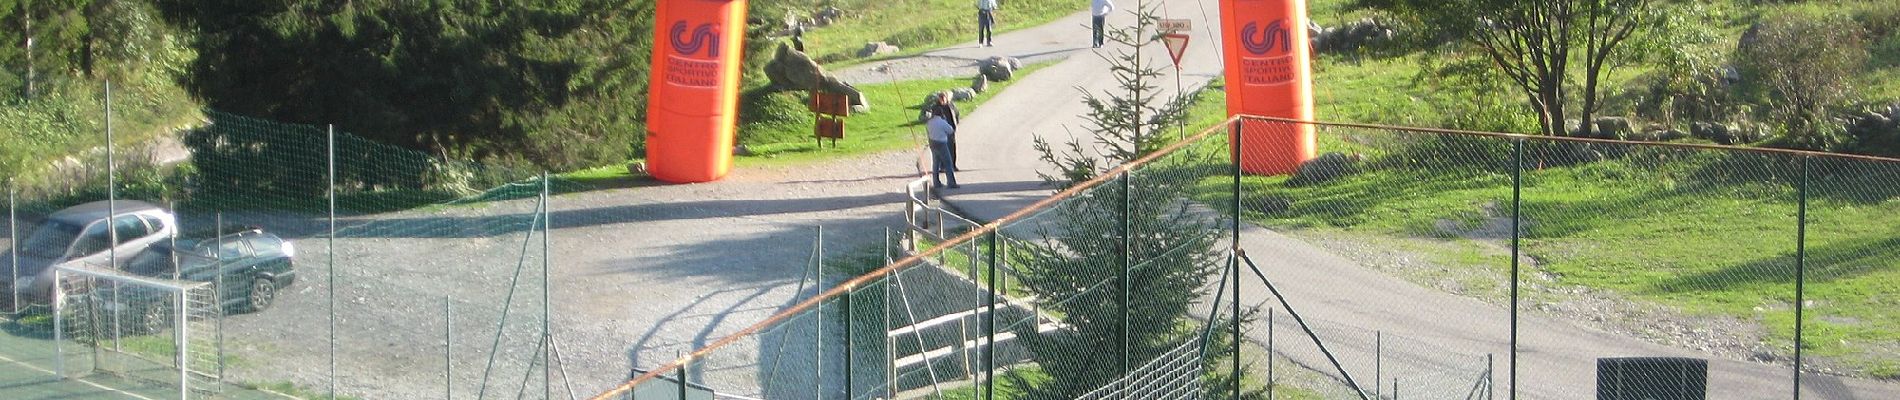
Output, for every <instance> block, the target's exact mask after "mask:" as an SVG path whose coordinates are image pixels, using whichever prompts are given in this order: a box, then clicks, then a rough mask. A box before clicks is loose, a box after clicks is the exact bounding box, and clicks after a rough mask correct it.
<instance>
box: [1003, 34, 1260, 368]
mask: <svg viewBox="0 0 1900 400" xmlns="http://www.w3.org/2000/svg"><path fill="white" fill-rule="evenodd" d="M1136 14H1137V16H1138V19H1137V21H1138V22H1137V23H1136V24H1135V25H1133V26H1127V27H1121V28H1117V29H1114V30H1112V31H1110V32H1108V34H1107V36H1108V38H1109V39H1110V40H1111V41H1112V42H1114V43H1118V44H1120V45H1121V46H1120V47H1119V48H1121V49H1126V50H1116V51H1113V53H1112V54H1111V55H1104V56H1103V57H1104V58H1106V59H1107V60H1108V61H1109V62H1110V64H1111V65H1112V66H1111V68H1112V70H1113V71H1114V76H1115V79H1116V82H1117V84H1118V85H1117V87H1116V88H1115V89H1113V90H1110V91H1106V92H1104V93H1085V99H1084V101H1085V102H1086V103H1087V104H1088V106H1089V112H1088V114H1087V116H1086V119H1087V120H1088V123H1089V125H1090V126H1089V127H1088V128H1089V132H1090V133H1091V134H1092V135H1091V136H1092V143H1091V142H1085V141H1084V140H1083V139H1074V140H1071V141H1069V142H1067V143H1065V144H1064V145H1063V147H1062V149H1061V150H1057V148H1056V147H1055V146H1052V145H1050V143H1049V142H1047V141H1045V140H1043V139H1042V138H1040V137H1038V138H1037V140H1036V149H1037V150H1038V151H1039V152H1041V153H1042V155H1041V158H1042V160H1044V161H1045V162H1047V163H1049V164H1050V165H1051V166H1052V167H1054V168H1055V169H1056V170H1057V171H1060V172H1058V173H1056V174H1045V175H1044V176H1043V178H1044V180H1045V181H1047V183H1049V184H1051V185H1053V186H1057V187H1061V188H1068V187H1072V186H1074V185H1077V184H1080V183H1082V182H1085V181H1088V180H1090V179H1094V178H1096V177H1098V176H1101V175H1103V174H1105V173H1109V172H1111V171H1112V170H1113V167H1115V166H1118V165H1121V164H1124V163H1128V162H1131V161H1134V160H1136V159H1139V158H1141V157H1142V156H1145V155H1147V154H1150V153H1153V152H1155V151H1156V150H1158V149H1160V148H1161V147H1162V146H1163V145H1164V144H1166V143H1168V142H1169V141H1171V140H1174V139H1177V138H1175V137H1172V135H1168V134H1166V133H1167V132H1169V131H1170V130H1169V129H1167V128H1171V127H1174V126H1176V125H1177V124H1179V122H1180V121H1182V120H1183V118H1184V117H1185V114H1186V107H1185V106H1186V105H1187V104H1189V102H1188V98H1189V97H1187V96H1182V95H1179V94H1176V95H1173V96H1172V97H1171V98H1169V99H1166V100H1163V99H1162V98H1161V96H1162V95H1163V93H1162V92H1161V91H1159V90H1157V88H1156V86H1155V84H1154V82H1155V81H1156V80H1157V79H1159V78H1160V77H1161V76H1162V74H1163V70H1162V68H1161V66H1160V65H1157V62H1156V59H1158V58H1159V57H1143V56H1144V55H1143V54H1142V52H1141V50H1142V47H1144V46H1148V45H1152V44H1155V43H1158V42H1159V39H1160V37H1159V36H1158V35H1156V34H1155V31H1154V30H1153V28H1152V27H1153V26H1154V25H1155V22H1156V21H1157V19H1158V18H1157V17H1156V15H1155V11H1154V9H1152V8H1138V10H1137V11H1136ZM1148 56H1152V54H1149V55H1148ZM1176 168H1177V167H1169V166H1151V167H1150V168H1144V169H1143V170H1142V171H1141V172H1139V173H1131V174H1129V175H1127V176H1123V177H1120V178H1118V179H1116V180H1112V181H1109V182H1107V183H1104V184H1102V185H1099V186H1095V187H1093V188H1090V189H1089V190H1087V191H1084V192H1083V193H1081V194H1079V195H1077V196H1076V197H1074V198H1071V199H1068V200H1066V201H1064V202H1063V203H1062V204H1061V205H1060V206H1058V207H1057V208H1056V209H1055V210H1054V211H1053V212H1052V213H1051V214H1045V215H1047V216H1046V217H1044V218H1049V219H1050V221H1052V222H1051V223H1048V224H1040V225H1038V226H1039V229H1040V232H1039V235H1040V236H1041V239H1042V240H1040V241H1036V243H1038V244H1037V245H1031V246H1025V247H1027V248H1026V249H1024V252H1025V253H1026V254H1025V255H1023V256H1022V257H1023V258H1021V260H1024V261H1023V264H1024V265H1025V268H1024V269H1025V271H1024V276H1023V278H1022V283H1023V285H1024V286H1025V287H1027V288H1028V289H1029V290H1030V291H1031V292H1034V293H1035V294H1036V295H1037V298H1038V299H1039V300H1038V302H1039V304H1038V305H1039V306H1040V307H1041V309H1043V310H1046V311H1048V312H1050V313H1051V314H1053V315H1056V316H1058V318H1059V319H1060V320H1061V322H1062V325H1063V327H1064V329H1061V330H1057V331H1053V332H1049V333H1033V332H1019V334H1023V335H1025V339H1024V344H1025V346H1026V347H1027V348H1028V349H1029V350H1030V351H1031V352H1033V353H1034V354H1035V357H1036V360H1037V361H1038V363H1039V364H1040V365H1041V367H1042V369H1043V371H1044V372H1046V373H1048V374H1049V375H1050V376H1051V378H1053V379H1049V380H1047V381H1045V382H1041V383H1039V385H1038V386H1036V387H1035V388H1034V392H1036V396H1032V397H1044V396H1049V397H1060V398H1074V397H1075V396H1077V395H1080V394H1083V393H1087V392H1088V391H1091V390H1095V389H1097V388H1100V387H1103V386H1105V385H1109V384H1112V383H1114V381H1115V380H1116V379H1119V378H1120V377H1121V376H1122V375H1123V374H1124V373H1125V372H1126V371H1125V369H1132V368H1135V367H1138V366H1139V365H1141V364H1142V363H1144V362H1147V361H1149V360H1151V359H1153V358H1155V357H1156V356H1158V355H1161V354H1162V353H1164V352H1166V351H1168V350H1170V349H1173V348H1175V347H1176V346H1179V345H1181V344H1182V343H1184V342H1185V341H1188V340H1196V339H1198V335H1199V333H1200V331H1199V330H1198V329H1194V328H1192V327H1193V326H1194V325H1196V323H1194V322H1193V321H1192V320H1190V319H1189V318H1190V315H1189V313H1190V311H1191V310H1192V307H1193V305H1194V304H1196V303H1197V302H1199V301H1201V300H1203V299H1204V298H1206V297H1207V296H1208V295H1210V293H1207V291H1208V290H1207V289H1208V288H1209V287H1210V286H1209V285H1208V278H1209V277H1210V274H1213V273H1215V272H1218V271H1219V268H1221V267H1222V265H1223V264H1222V260H1223V256H1222V254H1221V253H1220V252H1218V251H1216V250H1215V246H1216V245H1218V244H1219V240H1220V238H1221V237H1222V236H1221V230H1220V228H1219V226H1218V224H1217V218H1216V217H1214V216H1212V215H1209V214H1207V213H1206V212H1205V211H1204V210H1199V209H1196V208H1195V207H1194V206H1193V203H1192V202H1190V201H1187V199H1186V198H1185V197H1184V196H1183V195H1184V194H1185V193H1187V189H1188V186H1189V185H1191V184H1192V183H1193V182H1195V181H1196V179H1191V178H1187V177H1189V176H1194V174H1192V173H1186V174H1173V173H1171V172H1189V171H1183V170H1177V169H1176ZM1179 168H1192V167H1190V166H1182V167H1179ZM1124 299H1126V301H1124ZM1124 309H1126V311H1127V313H1126V314H1125V315H1126V317H1125V318H1124V314H1123V310H1124ZM1124 331H1125V332H1126V336H1124V333H1123V332H1124ZM1124 337H1126V338H1127V340H1123V338H1124ZM1123 346H1126V348H1124V347H1123ZM1124 356H1125V357H1124ZM1018 383H1019V384H1018V385H1017V386H1018V387H1023V386H1030V385H1026V382H1018Z"/></svg>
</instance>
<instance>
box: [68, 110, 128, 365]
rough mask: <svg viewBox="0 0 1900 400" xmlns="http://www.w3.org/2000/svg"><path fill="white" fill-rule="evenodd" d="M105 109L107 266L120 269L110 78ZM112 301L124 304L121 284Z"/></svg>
mask: <svg viewBox="0 0 1900 400" xmlns="http://www.w3.org/2000/svg"><path fill="white" fill-rule="evenodd" d="M105 109H106V235H107V236H108V237H110V238H111V240H112V246H111V247H107V248H106V266H107V267H109V268H111V269H115V270H116V269H119V243H120V242H119V228H118V227H116V226H112V224H113V223H114V222H117V221H116V220H117V219H119V182H118V176H119V174H118V173H117V171H118V163H117V162H116V161H115V160H113V159H112V80H110V79H108V80H106V107H105ZM53 285H54V286H58V285H59V281H53ZM112 302H113V303H115V304H124V303H120V302H119V285H117V284H114V285H112ZM124 308H125V307H115V308H113V309H112V350H114V351H120V352H123V351H125V347H124V345H125V344H124V341H123V340H120V339H121V338H120V336H121V335H122V334H123V333H124V331H125V328H124V327H123V325H120V321H119V315H120V314H122V313H121V312H120V311H119V310H122V309H124Z"/></svg>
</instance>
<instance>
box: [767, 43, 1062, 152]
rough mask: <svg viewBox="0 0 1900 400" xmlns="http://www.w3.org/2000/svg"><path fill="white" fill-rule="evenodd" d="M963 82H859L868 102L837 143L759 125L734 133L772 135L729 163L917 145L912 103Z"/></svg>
mask: <svg viewBox="0 0 1900 400" xmlns="http://www.w3.org/2000/svg"><path fill="white" fill-rule="evenodd" d="M1048 65H1049V64H1035V65H1029V66H1025V67H1024V68H1023V70H1022V71H1018V72H1017V77H1018V78H1017V79H1018V80H1020V79H1023V78H1022V77H1025V76H1028V75H1029V74H1033V73H1035V72H1036V71H1037V70H1040V69H1042V68H1043V67H1046V66H1048ZM1014 82H1015V81H1014V80H1012V81H1005V82H993V83H991V84H990V90H988V91H986V92H984V93H980V94H977V96H976V98H975V99H971V100H967V101H963V102H959V103H957V109H958V110H960V111H962V112H964V113H970V112H973V111H975V110H976V109H977V108H978V107H981V106H982V105H983V103H984V102H987V101H989V99H990V98H992V97H994V96H996V94H997V93H1000V92H1002V91H1003V89H1006V88H1008V87H1009V86H1010V84H1012V83H1014ZM969 85H970V78H968V77H962V78H946V79H926V80H915V81H904V82H894V83H881V84H871V85H863V86H860V87H859V88H860V89H861V90H863V91H864V94H865V97H866V99H867V100H868V101H869V102H870V103H871V109H870V111H868V112H864V113H859V114H853V115H851V116H850V117H847V118H846V119H845V137H844V139H840V140H838V141H837V147H832V143H830V140H826V143H825V145H824V147H823V148H819V146H818V143H817V141H816V140H815V139H812V138H811V134H810V133H811V128H812V127H811V125H809V124H785V125H779V126H765V127H762V130H761V131H751V132H744V131H742V132H740V133H739V136H740V137H741V138H748V137H759V138H778V139H777V140H772V141H771V142H768V143H758V142H753V143H749V144H748V147H749V148H750V149H751V151H752V152H753V155H751V156H746V157H737V158H736V159H735V160H734V164H735V165H738V166H782V165H792V164H803V163H809V162H813V161H821V160H831V159H837V158H840V157H847V156H854V155H863V154H871V153H877V152H884V151H891V150H902V149H909V148H914V147H917V146H922V145H923V143H924V140H925V139H924V137H923V135H924V132H923V125H922V124H919V123H917V109H916V108H913V107H915V105H916V104H917V103H918V102H920V101H922V99H923V98H924V95H925V94H928V93H931V92H934V91H938V90H947V89H951V88H958V87H968V86H969ZM742 126H743V125H742ZM741 142H747V140H746V139H741Z"/></svg>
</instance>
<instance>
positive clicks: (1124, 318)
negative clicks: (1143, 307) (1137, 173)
mask: <svg viewBox="0 0 1900 400" xmlns="http://www.w3.org/2000/svg"><path fill="white" fill-rule="evenodd" d="M1137 146H1139V142H1137ZM1121 175H1122V176H1121V181H1122V182H1121V186H1122V232H1121V234H1122V238H1121V239H1122V271H1121V276H1120V279H1119V280H1120V284H1119V285H1117V286H1120V287H1121V322H1122V334H1121V339H1122V343H1121V345H1122V351H1121V379H1119V380H1118V382H1120V383H1117V384H1116V386H1117V387H1118V388H1119V391H1120V393H1121V394H1120V395H1119V396H1117V397H1118V398H1121V399H1127V398H1128V377H1129V374H1130V372H1131V371H1130V370H1129V360H1128V352H1129V351H1130V350H1133V349H1134V338H1131V337H1129V331H1130V322H1131V321H1129V312H1128V310H1129V307H1130V304H1129V300H1130V296H1129V291H1128V286H1129V284H1131V283H1133V279H1132V278H1133V277H1132V276H1129V275H1131V274H1133V273H1134V269H1135V235H1134V222H1133V221H1131V220H1132V219H1133V218H1132V216H1133V215H1134V200H1133V198H1134V192H1133V191H1132V190H1131V187H1132V185H1130V184H1129V174H1128V169H1127V168H1123V169H1122V173H1121Z"/></svg>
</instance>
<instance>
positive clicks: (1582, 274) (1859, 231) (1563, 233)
mask: <svg viewBox="0 0 1900 400" xmlns="http://www.w3.org/2000/svg"><path fill="white" fill-rule="evenodd" d="M1357 140H1358V141H1360V142H1365V143H1368V144H1367V145H1357V146H1358V147H1357V149H1358V150H1364V151H1368V152H1370V153H1371V154H1372V155H1373V157H1374V158H1373V159H1372V160H1371V161H1368V162H1367V163H1366V164H1362V166H1363V167H1364V168H1363V169H1362V171H1361V172H1360V173H1358V174H1357V175H1353V176H1350V177H1348V178H1345V179H1342V180H1339V181H1335V182H1331V183H1327V184H1322V185H1313V186H1305V187H1288V186H1286V185H1284V182H1285V180H1286V178H1285V177H1247V178H1245V179H1244V180H1243V186H1244V189H1243V190H1244V191H1245V193H1246V195H1245V196H1244V200H1243V201H1244V202H1245V203H1246V204H1248V205H1249V207H1251V208H1250V209H1248V210H1246V213H1245V216H1246V217H1247V218H1248V219H1249V220H1251V221H1253V222H1256V223H1261V224H1263V225H1267V226H1271V227H1276V228H1280V229H1290V230H1301V229H1307V230H1311V231H1314V232H1320V233H1326V232H1333V233H1336V234H1341V235H1347V236H1352V237H1358V238H1360V239H1361V241H1363V242H1366V243H1367V244H1368V245H1372V244H1373V243H1379V245H1378V246H1384V247H1394V248H1398V249H1399V250H1400V251H1405V252H1414V253H1423V254H1428V255H1430V257H1431V258H1432V261H1435V262H1437V263H1440V264H1441V265H1448V266H1452V267H1455V268H1467V269H1473V268H1475V269H1479V270H1485V269H1492V270H1495V269H1497V268H1502V267H1503V266H1506V265H1508V262H1509V261H1508V257H1507V256H1504V254H1502V253H1500V252H1498V251H1496V249H1497V247H1492V248H1490V250H1486V248H1485V247H1484V246H1475V245H1474V243H1475V242H1487V241H1488V242H1490V243H1492V244H1493V245H1494V246H1495V245H1497V244H1499V243H1508V242H1504V241H1503V240H1504V239H1508V232H1509V231H1508V228H1505V230H1504V231H1503V235H1506V236H1503V237H1502V238H1500V237H1497V235H1496V234H1495V232H1494V234H1493V235H1492V236H1490V237H1483V236H1482V235H1480V234H1478V233H1474V232H1477V229H1476V228H1479V227H1480V226H1483V225H1484V224H1486V223H1487V222H1490V223H1497V222H1498V221H1500V219H1503V218H1509V215H1510V214H1509V212H1510V209H1509V206H1510V199H1511V197H1510V196H1511V177H1510V174H1509V169H1508V168H1503V167H1499V166H1496V165H1492V166H1489V167H1485V166H1484V165H1485V164H1484V163H1482V162H1481V161H1480V160H1484V159H1486V158H1480V155H1482V154H1483V153H1479V151H1482V150H1484V148H1485V147H1487V145H1486V144H1484V143H1477V142H1472V141H1441V142H1430V141H1420V142H1418V143H1425V144H1428V145H1429V144H1437V145H1446V146H1445V147H1432V148H1427V149H1425V150H1427V151H1426V153H1436V154H1438V155H1440V156H1443V157H1446V159H1443V160H1438V161H1437V162H1433V161H1431V160H1424V161H1421V162H1417V163H1399V162H1395V161H1394V160H1395V159H1399V158H1404V157H1413V156H1417V155H1416V154H1414V153H1406V152H1403V150H1400V149H1398V148H1395V147H1391V146H1384V147H1381V146H1374V145H1376V144H1379V143H1391V142H1395V141H1398V140H1401V138H1398V137H1393V136H1389V135H1388V136H1368V137H1362V138H1360V139H1357ZM1405 140H1417V138H1412V139H1405ZM1453 144H1457V145H1461V146H1458V147H1451V145H1453ZM1503 144H1504V143H1503V142H1498V143H1490V144H1489V147H1492V148H1491V149H1489V150H1496V147H1499V145H1503ZM1334 146H1343V147H1350V146H1354V145H1342V144H1335V145H1334ZM1333 148H1337V147H1332V148H1328V146H1322V149H1323V150H1330V149H1333ZM1460 149H1462V150H1460ZM1491 159H1495V158H1491ZM1505 159H1508V158H1505ZM1530 167H1531V168H1532V169H1531V170H1529V171H1526V172H1525V174H1524V175H1525V176H1524V181H1525V186H1524V188H1523V212H1524V216H1525V218H1524V220H1523V224H1524V226H1525V237H1524V252H1525V253H1526V255H1527V256H1528V257H1530V258H1531V259H1532V260H1534V262H1533V263H1532V264H1531V265H1530V267H1529V268H1534V269H1533V270H1532V271H1534V272H1533V273H1536V272H1541V273H1543V274H1546V275H1548V276H1550V277H1551V278H1552V279H1554V280H1555V285H1556V286H1558V287H1567V286H1583V287H1591V288H1598V289H1607V290H1610V291H1612V292H1615V293H1619V294H1622V295H1626V296H1629V297H1631V298H1633V299H1636V300H1640V301H1645V302H1654V303H1659V304H1663V305H1668V306H1672V307H1675V308H1677V309H1680V310H1681V311H1683V312H1686V313H1689V314H1690V315H1705V316H1725V317H1733V318H1736V319H1739V320H1742V321H1748V322H1753V323H1757V324H1759V325H1761V327H1762V328H1764V329H1766V331H1767V332H1768V333H1769V335H1770V337H1769V338H1768V339H1767V340H1768V341H1769V343H1779V344H1783V346H1782V347H1783V348H1782V350H1783V351H1789V352H1791V350H1792V348H1791V347H1787V345H1788V344H1789V343H1791V342H1792V337H1793V332H1792V330H1793V325H1794V324H1793V321H1794V319H1793V318H1794V315H1793V314H1794V310H1793V307H1792V304H1793V301H1794V299H1793V297H1794V275H1793V274H1794V272H1795V271H1794V252H1795V235H1796V233H1797V232H1796V227H1797V210H1798V208H1797V206H1798V204H1797V202H1796V199H1797V197H1796V195H1797V188H1796V186H1795V185H1794V184H1793V183H1792V177H1793V176H1796V175H1793V173H1792V172H1791V170H1792V169H1793V168H1796V167H1798V165H1796V164H1790V163H1771V162H1769V161H1767V160H1764V159H1763V158H1762V157H1758V156H1752V155H1745V154H1739V153H1727V154H1725V153H1717V152H1681V151H1643V150H1637V151H1631V152H1629V153H1628V154H1626V155H1624V156H1623V158H1620V159H1612V160H1608V161H1601V162H1595V163H1588V164H1580V165H1574V166H1546V167H1543V168H1538V167H1537V166H1536V165H1531V166H1530ZM1874 168H1882V167H1880V166H1876V165H1871V164H1869V165H1853V166H1845V167H1843V168H1840V169H1838V170H1836V171H1834V172H1833V173H1832V174H1830V175H1829V176H1828V178H1825V179H1828V180H1833V181H1834V183H1832V184H1829V185H1827V189H1826V190H1819V189H1816V190H1815V191H1814V192H1813V193H1811V194H1812V196H1810V198H1811V201H1810V202H1809V206H1808V207H1809V210H1808V211H1809V218H1810V220H1809V221H1810V222H1809V226H1808V233H1807V235H1808V236H1807V238H1808V242H1807V248H1806V251H1807V254H1808V256H1809V258H1808V259H1807V267H1808V271H1809V274H1810V275H1809V277H1810V280H1809V281H1808V282H1807V289H1808V292H1807V298H1808V299H1809V300H1813V301H1815V303H1814V304H1812V305H1810V307H1809V309H1808V310H1807V311H1808V313H1809V314H1808V315H1809V318H1810V320H1809V321H1808V322H1807V326H1806V329H1807V332H1806V334H1807V337H1806V343H1807V345H1808V349H1809V353H1808V354H1811V355H1817V356H1823V357H1831V358H1834V359H1836V360H1838V361H1840V362H1842V363H1844V364H1845V365H1847V366H1849V367H1850V368H1852V369H1855V370H1858V371H1861V372H1864V373H1868V374H1886V375H1892V370H1893V365H1895V361H1896V360H1895V359H1894V358H1893V356H1892V354H1895V353H1894V348H1893V347H1894V346H1893V345H1892V343H1894V340H1895V339H1896V338H1900V314H1896V313H1892V312H1890V310H1892V308H1893V307H1894V306H1895V304H1893V300H1892V299H1893V298H1896V296H1900V284H1895V283H1894V282H1900V239H1896V238H1900V200H1896V198H1897V197H1900V192H1896V191H1895V189H1894V188H1893V187H1892V186H1891V182H1889V183H1887V184H1886V185H1885V186H1883V185H1881V184H1877V183H1874V182H1880V181H1879V180H1878V178H1875V179H1874V180H1871V181H1867V180H1856V179H1866V178H1871V177H1876V176H1884V175H1878V174H1879V173H1878V172H1870V171H1867V170H1868V169H1874ZM1884 168H1885V169H1886V170H1888V171H1891V170H1892V169H1894V167H1893V166H1885V167H1884ZM1225 185H1226V182H1225V180H1224V179H1212V180H1210V181H1209V182H1207V184H1206V185H1204V186H1203V187H1202V190H1203V191H1204V192H1206V193H1218V192H1220V191H1223V190H1225V187H1226V186H1225ZM1270 203H1280V204H1285V207H1284V209H1264V208H1260V207H1262V205H1264V204H1270ZM1501 221H1508V220H1501ZM1504 226H1508V225H1504ZM1395 239H1397V240H1395ZM1495 272H1496V271H1491V272H1490V273H1489V274H1490V275H1491V276H1496V274H1495ZM1475 275H1477V276H1484V275H1486V273H1477V274H1475ZM1527 276H1529V275H1528V274H1527ZM1474 285H1475V286H1479V287H1476V288H1473V291H1474V292H1477V293H1473V294H1475V295H1479V297H1486V298H1494V299H1495V298H1496V297H1495V293H1494V292H1495V291H1496V290H1498V288H1496V287H1495V285H1492V286H1484V285H1480V284H1474ZM1486 293H1491V294H1490V295H1486ZM1882 371H1885V372H1882Z"/></svg>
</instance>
